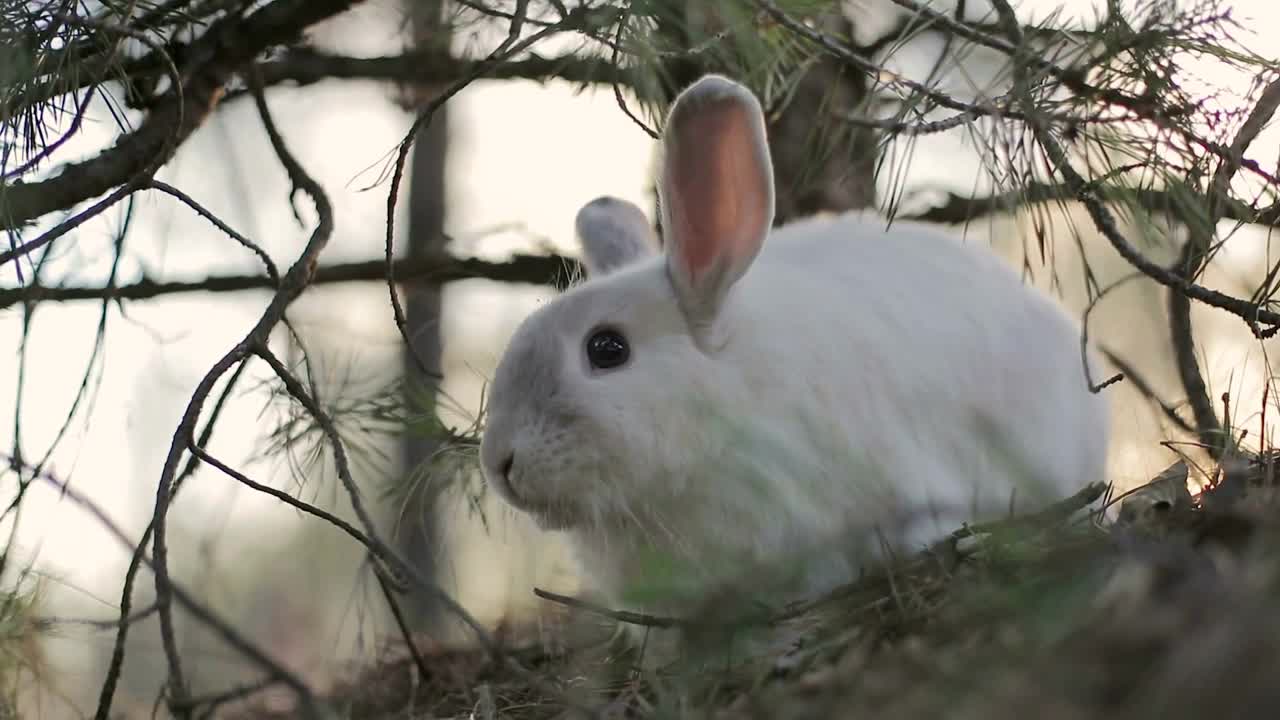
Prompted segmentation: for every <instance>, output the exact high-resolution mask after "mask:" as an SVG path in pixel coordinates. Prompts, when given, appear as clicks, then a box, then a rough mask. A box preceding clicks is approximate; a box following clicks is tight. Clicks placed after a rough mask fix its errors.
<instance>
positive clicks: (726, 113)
mask: <svg viewBox="0 0 1280 720" xmlns="http://www.w3.org/2000/svg"><path fill="white" fill-rule="evenodd" d="M663 145H664V149H665V152H666V160H665V163H664V165H663V174H662V182H661V200H662V202H661V205H662V213H663V228H664V235H665V238H664V239H665V244H666V252H667V269H668V272H669V274H670V276H671V281H672V284H673V285H674V286H675V290H676V294H677V296H678V297H679V299H680V303H681V307H682V309H683V311H684V313H685V315H686V317H687V318H688V320H689V321H690V325H691V327H692V328H693V329H694V330H695V333H696V332H701V331H704V330H706V329H708V328H709V327H710V326H711V325H712V323H713V322H714V320H715V317H716V314H717V312H718V310H719V308H720V305H721V303H722V301H723V300H724V298H725V295H726V294H727V293H728V292H729V289H730V288H731V287H732V286H733V284H734V283H735V282H737V281H738V279H739V278H740V277H742V275H743V274H744V273H745V272H746V271H747V268H748V267H750V265H751V263H752V261H753V260H755V257H756V255H757V253H759V251H760V247H761V245H763V244H764V239H765V237H766V236H767V235H768V234H769V228H770V227H771V226H772V225H773V213H774V187H773V161H772V159H771V158H770V155H769V146H768V143H767V139H766V136H765V126H764V112H763V111H762V110H761V108H760V102H759V101H758V100H757V99H756V97H755V95H753V94H752V93H751V91H750V90H748V89H747V88H745V87H744V86H742V85H740V84H738V83H736V82H734V81H732V80H729V79H728V78H725V77H722V76H719V75H707V76H704V77H703V78H702V79H700V80H698V81H697V82H696V83H694V84H693V85H691V86H690V87H689V88H687V89H686V90H685V91H684V92H683V93H681V94H680V96H679V97H677V98H676V100H675V102H674V103H672V107H671V112H670V113H669V115H668V116H667V127H666V131H665V133H664V137H663Z"/></svg>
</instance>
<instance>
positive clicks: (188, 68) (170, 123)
mask: <svg viewBox="0 0 1280 720" xmlns="http://www.w3.org/2000/svg"><path fill="white" fill-rule="evenodd" d="M360 1H361V0H275V1H274V2H272V3H270V4H268V5H266V6H264V7H262V8H261V9H259V10H257V11H256V12H254V13H253V14H251V15H249V16H248V17H244V18H242V17H240V16H238V15H234V14H233V15H228V16H226V17H224V18H222V19H221V20H219V21H218V22H216V23H214V24H213V26H212V27H210V28H209V30H208V32H206V33H205V34H204V35H202V36H200V38H199V39H197V40H195V41H194V42H192V43H191V45H190V46H189V47H188V48H186V50H185V52H184V53H183V54H184V57H185V59H186V62H184V63H183V65H182V67H181V68H180V70H181V75H182V78H183V83H182V84H181V86H180V87H177V88H173V89H171V90H170V91H169V92H167V93H166V94H165V95H164V96H163V97H162V98H161V99H160V100H158V101H157V102H156V103H155V105H154V106H153V107H152V108H151V111H150V112H149V113H148V114H147V117H146V119H145V120H143V121H142V123H141V124H140V125H139V126H138V129H137V130H135V131H133V132H131V133H128V134H127V135H124V136H122V137H121V138H120V139H119V140H117V141H116V144H115V145H113V146H112V147H110V148H108V149H107V150H104V151H103V152H101V153H100V154H98V155H97V156H95V157H93V158H91V159H89V160H85V161H83V162H78V163H71V164H68V165H66V166H64V167H63V168H62V170H61V172H59V173H58V174H57V175H54V176H53V177H51V178H49V179H47V180H42V181H40V182H35V183H22V182H18V183H13V184H11V185H0V230H12V229H16V228H20V227H22V226H24V225H26V224H28V223H30V222H32V221H34V220H36V219H38V218H40V217H42V216H44V215H46V214H48V213H51V212H55V211H58V210H63V209H66V208H69V207H72V206H74V205H75V204H77V203H79V202H83V201H85V200H88V199H90V198H94V197H97V196H99V195H101V194H103V193H105V192H107V191H109V190H111V189H112V188H114V187H117V186H119V185H122V184H124V183H126V182H129V181H130V180H131V179H133V178H136V177H137V176H138V175H139V174H140V173H142V172H143V171H144V170H145V169H146V168H148V167H151V166H153V165H155V166H158V165H159V164H163V163H164V162H167V161H168V160H169V159H170V158H171V157H172V156H173V154H174V152H176V150H177V148H178V147H179V146H181V144H182V143H183V142H184V141H185V140H186V139H187V138H188V137H190V136H191V133H193V132H194V131H195V130H196V128H198V127H200V125H202V124H203V123H204V121H205V119H206V118H208V117H209V114H210V112H212V111H213V109H214V108H215V107H216V106H217V104H218V102H219V101H220V100H221V99H222V97H223V94H224V85H225V84H226V82H227V81H228V80H229V79H230V78H231V76H232V75H233V74H234V73H235V72H236V71H237V70H239V69H240V68H241V67H243V66H244V65H245V64H246V63H249V62H252V61H253V59H254V58H255V57H257V56H258V54H260V53H261V52H262V51H263V50H265V49H267V48H269V47H271V46H273V45H279V44H281V43H286V42H289V41H291V40H293V39H295V38H296V37H297V36H298V35H299V34H300V33H301V32H302V31H303V30H305V29H306V28H308V27H310V26H311V25H314V24H315V23H317V22H319V21H321V20H324V19H326V18H329V17H331V16H333V15H337V14H339V13H341V12H343V11H345V10H347V9H348V8H350V7H351V6H352V5H355V4H357V3H359V2H360Z"/></svg>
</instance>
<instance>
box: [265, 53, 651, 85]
mask: <svg viewBox="0 0 1280 720" xmlns="http://www.w3.org/2000/svg"><path fill="white" fill-rule="evenodd" d="M481 62H482V61H481V60H478V59H477V60H470V59H463V58H458V57H454V56H451V55H447V54H443V53H439V52H408V53H404V54H401V55H388V56H383V57H371V58H357V57H345V56H341V55H332V54H328V53H322V52H317V51H315V50H311V49H308V48H299V49H295V50H290V51H289V52H287V53H285V54H284V55H283V56H281V57H280V58H277V59H275V60H270V61H267V62H263V63H261V64H259V65H258V68H259V71H260V72H261V73H262V82H263V84H265V85H278V84H282V83H293V84H295V85H299V86H305V85H311V84H313V83H317V82H320V81H322V80H329V79H335V80H336V79H342V80H395V81H400V82H404V83H414V84H419V85H443V84H448V83H452V82H455V81H457V80H458V79H459V78H463V77H466V76H467V75H468V74H470V73H471V72H473V71H474V70H475V68H476V66H478V65H479V64H480V63H481ZM486 77H487V78H489V79H492V80H520V79H524V80H542V81H545V80H549V79H553V78H554V79H559V80H566V81H569V82H573V83H605V84H613V83H617V84H619V85H622V86H624V87H630V86H631V85H632V83H631V82H630V80H629V78H628V75H627V73H626V72H625V71H624V70H623V69H621V68H619V67H618V66H616V65H615V64H614V63H612V62H610V61H609V60H608V59H607V58H602V57H589V56H588V57H582V56H578V55H567V56H559V57H541V56H538V55H530V56H529V57H527V58H525V59H522V60H507V61H504V62H501V63H498V64H496V65H494V67H493V68H492V69H491V70H489V71H488V72H487V74H486Z"/></svg>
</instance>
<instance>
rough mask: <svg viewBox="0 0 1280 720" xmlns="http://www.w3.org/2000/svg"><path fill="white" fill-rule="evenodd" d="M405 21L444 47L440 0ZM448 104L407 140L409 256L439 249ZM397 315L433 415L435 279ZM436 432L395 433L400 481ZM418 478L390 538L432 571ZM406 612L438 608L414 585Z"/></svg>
mask: <svg viewBox="0 0 1280 720" xmlns="http://www.w3.org/2000/svg"><path fill="white" fill-rule="evenodd" d="M406 3H407V7H408V11H409V13H410V19H411V22H412V25H413V41H414V45H415V46H416V49H418V50H428V49H431V48H447V47H448V44H449V31H448V27H447V24H446V23H445V22H444V21H443V14H442V10H443V5H444V3H443V1H442V0H406ZM435 90H436V89H435V88H418V89H416V91H415V92H412V93H411V94H410V98H411V99H412V100H413V107H415V108H416V107H421V106H422V105H423V104H424V103H425V102H426V101H428V100H430V98H431V97H432V95H434V91H435ZM447 120H448V112H447V109H446V108H444V107H441V108H440V109H439V110H438V111H436V113H435V115H434V116H433V119H432V122H431V123H430V124H429V125H427V126H426V127H424V128H423V129H422V130H421V131H420V132H419V134H418V136H417V138H415V140H414V146H413V154H412V157H411V158H410V165H409V185H408V202H409V237H408V242H407V248H406V253H407V255H408V256H409V257H410V258H417V257H423V256H428V255H433V254H439V253H440V252H442V246H443V244H444V223H445V161H446V149H447V145H448V122H447ZM404 300H405V321H406V324H407V329H408V335H409V339H410V345H411V347H406V348H405V353H404V374H405V380H406V387H407V388H409V390H408V392H407V393H406V397H405V401H406V404H407V407H408V409H409V411H410V412H412V413H413V414H414V415H417V416H422V417H434V416H435V399H436V394H435V392H434V387H435V383H436V382H437V381H436V380H435V379H434V378H432V377H429V376H424V375H423V373H422V371H421V370H419V368H418V361H417V360H415V358H414V356H413V354H414V353H416V354H417V358H418V359H420V360H421V361H422V363H423V364H424V365H425V366H426V370H427V371H428V372H429V373H434V374H435V376H436V377H437V378H438V377H439V375H440V370H441V367H440V365H441V354H442V340H441V336H440V317H441V287H440V286H439V285H436V284H433V283H429V282H415V283H412V284H410V285H408V286H407V287H406V288H405V291H404ZM439 442H440V440H439V438H438V437H436V436H434V435H433V434H432V431H431V429H430V427H428V426H427V425H425V424H419V425H418V426H417V427H416V428H415V431H414V432H410V433H406V434H405V435H404V438H403V441H402V443H403V445H402V457H403V461H404V468H405V477H406V482H408V478H410V477H412V476H413V475H414V473H415V470H416V469H417V468H419V467H420V466H422V464H423V463H424V462H426V461H427V460H428V459H429V458H430V457H431V454H432V453H433V452H434V451H435V450H436V448H437V447H438V446H439ZM424 486H425V483H421V482H417V483H413V486H412V487H411V488H410V490H409V492H408V494H407V496H406V497H405V498H404V500H403V501H404V503H405V504H404V507H403V511H402V512H400V513H399V514H398V528H397V540H398V544H399V549H400V551H401V552H402V553H403V554H404V557H405V558H406V559H407V560H408V561H409V562H411V563H413V564H414V565H415V566H416V567H417V568H418V569H419V570H420V571H422V573H423V575H424V576H426V577H427V578H434V577H435V576H436V564H437V561H438V560H439V557H438V548H439V546H440V543H439V537H438V529H437V527H436V519H435V516H436V512H437V509H436V508H435V506H434V504H433V503H432V502H431V494H430V493H429V492H426V491H425V490H426V488H425V487H424ZM404 610H405V613H406V615H407V616H408V617H407V618H406V619H407V621H408V623H409V625H410V626H411V627H413V628H414V629H426V628H430V627H433V626H434V625H436V624H437V621H438V620H439V608H437V607H436V603H435V602H434V601H433V600H432V598H430V597H428V596H426V595H425V594H422V593H414V594H411V595H410V596H409V598H408V599H407V601H406V602H405V603H404Z"/></svg>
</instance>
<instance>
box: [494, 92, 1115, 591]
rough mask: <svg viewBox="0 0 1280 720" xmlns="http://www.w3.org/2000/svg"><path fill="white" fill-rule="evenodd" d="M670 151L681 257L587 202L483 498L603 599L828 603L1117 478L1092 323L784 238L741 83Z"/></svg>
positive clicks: (508, 397) (670, 239) (934, 254)
mask: <svg viewBox="0 0 1280 720" xmlns="http://www.w3.org/2000/svg"><path fill="white" fill-rule="evenodd" d="M663 141H664V150H665V162H664V165H663V168H662V173H661V179H660V187H659V192H660V198H661V206H662V213H663V215H662V218H663V227H664V228H665V232H664V236H665V238H664V239H665V243H664V247H663V250H662V252H661V253H659V251H658V249H657V247H658V243H657V242H656V239H655V238H654V237H653V236H652V235H651V232H650V229H649V227H648V225H647V223H646V222H644V216H643V213H641V212H640V210H639V209H638V208H636V207H635V206H634V205H631V204H630V203H627V202H625V201H622V200H617V199H613V198H601V199H597V200H595V201H593V202H591V203H589V204H588V205H586V206H585V207H584V208H583V209H582V210H581V211H580V213H579V215H578V219H577V229H578V233H579V235H580V236H581V239H582V242H583V245H584V252H585V262H586V264H587V266H588V268H589V270H590V273H591V277H589V278H588V279H587V281H586V282H584V283H582V284H579V285H577V286H575V287H573V288H571V289H569V290H567V291H565V292H564V293H563V294H561V295H560V296H559V297H557V298H555V299H553V300H552V301H550V302H548V303H547V304H546V305H544V306H543V307H540V308H538V309H537V310H536V311H534V312H533V313H531V314H530V315H529V316H528V318H527V319H526V320H525V321H524V323H523V324H522V325H521V326H520V328H519V329H518V330H517V331H516V333H515V334H514V336H513V337H512V339H511V341H510V344H509V345H508V347H507V349H506V352H505V354H504V356H503V357H502V360H501V362H500V363H499V366H498V368H497V370H496V373H495V375H494V379H493V383H492V385H491V388H490V391H489V396H488V397H489V405H488V414H487V420H486V428H485V433H484V437H483V441H482V445H481V450H480V456H481V462H482V466H483V471H484V475H485V477H486V478H487V481H488V482H489V483H490V484H491V485H492V486H493V487H494V488H495V489H496V491H497V492H498V493H499V494H500V496H501V497H503V498H504V499H505V500H506V501H507V502H508V503H509V504H511V505H512V506H514V507H515V508H518V509H519V510H522V511H524V512H528V513H530V514H532V515H533V516H534V517H535V518H536V519H537V521H538V523H539V524H540V526H541V527H543V528H546V529H554V530H559V531H563V532H566V533H568V536H569V539H570V540H571V542H572V545H573V546H574V548H575V550H576V553H577V555H578V557H579V560H580V562H581V564H582V571H583V574H584V583H585V584H587V586H588V587H591V588H593V589H594V590H595V591H597V592H599V593H601V594H602V595H603V596H604V598H605V599H606V600H607V601H609V602H611V603H612V604H613V605H614V606H615V607H618V608H619V609H629V610H635V611H641V612H649V613H653V614H660V615H680V614H683V613H687V612H690V611H691V610H692V609H693V608H694V607H696V606H698V604H699V603H700V602H701V601H702V600H703V599H705V596H706V594H708V593H711V592H712V591H713V590H715V591H723V586H724V584H725V583H733V582H735V579H740V576H742V575H743V574H747V575H748V578H747V579H748V580H749V581H750V582H751V586H750V587H748V588H747V590H748V591H749V592H744V593H743V595H744V596H751V598H749V599H754V598H755V590H756V589H760V591H761V592H760V595H759V598H760V599H765V598H766V597H769V598H772V597H773V596H772V595H769V594H768V593H765V592H764V590H763V588H765V586H766V585H768V582H766V580H765V578H766V577H768V578H769V582H772V581H773V580H774V579H778V581H779V582H780V583H781V585H780V586H778V588H779V589H780V591H781V592H782V594H783V595H785V596H787V597H793V596H799V595H803V594H809V593H815V592H820V591H824V590H827V589H830V588H832V587H833V586H834V585H835V584H837V583H840V582H843V581H847V580H849V579H852V577H853V574H854V573H855V572H856V571H858V570H859V569H860V568H861V567H863V564H864V563H865V562H866V558H865V557H862V553H863V552H864V551H871V552H873V553H877V552H879V550H880V549H881V548H882V547H883V545H882V543H884V542H885V541H886V540H891V541H893V542H907V543H916V544H918V543H924V542H928V541H930V540H933V539H936V538H937V537H940V536H941V535H943V534H945V533H947V532H950V531H952V530H954V529H957V528H958V527H960V526H961V525H962V524H963V523H965V522H969V521H974V520H979V519H982V518H986V517H990V516H991V515H993V514H997V513H1003V512H1007V510H1008V508H1009V504H1010V496H1011V494H1015V488H1016V494H1015V496H1016V501H1017V507H1018V509H1027V508H1028V506H1034V505H1038V504H1041V503H1043V502H1045V501H1049V500H1054V499H1058V498H1060V497H1065V496H1066V495H1068V494H1070V493H1072V492H1074V491H1076V490H1078V489H1080V488H1081V487H1083V486H1084V485H1085V484H1087V483H1089V482H1094V481H1099V480H1102V479H1103V475H1104V469H1105V464H1106V454H1107V450H1108V435H1109V425H1110V420H1109V415H1110V413H1109V408H1108V403H1107V401H1106V400H1105V398H1104V397H1103V396H1102V395H1100V394H1095V393H1092V392H1091V391H1090V390H1089V387H1088V383H1087V382H1086V376H1085V373H1084V368H1083V364H1082V361H1081V353H1080V345H1079V334H1078V330H1077V327H1076V324H1075V323H1074V322H1073V321H1072V320H1071V319H1070V318H1069V317H1067V316H1066V314H1065V313H1064V312H1062V311H1061V309H1060V308H1059V307H1058V306H1057V304H1056V303H1055V302H1054V301H1052V300H1051V299H1050V298H1048V297H1047V296H1044V295H1041V294H1038V293H1037V292H1035V291H1033V290H1032V289H1030V288H1028V287H1026V286H1025V285H1023V284H1022V282H1021V280H1020V279H1019V277H1018V276H1017V274H1016V273H1015V272H1014V271H1013V270H1012V269H1011V268H1010V267H1008V266H1007V265H1006V264H1005V263H1004V262H1003V261H1002V260H1000V259H999V258H997V257H996V256H995V255H994V254H991V253H990V252H988V251H986V250H983V249H978V248H973V247H968V246H965V245H963V244H962V243H960V242H959V241H958V239H957V238H955V237H953V236H951V235H949V234H946V233H943V232H941V231H938V230H934V229H930V228H929V227H928V226H925V225H921V224H912V223H907V222H897V223H894V224H893V225H892V226H890V227H889V229H886V227H885V222H884V220H883V219H881V220H877V219H875V218H872V217H859V216H858V215H856V214H848V215H843V216H837V217H833V218H826V219H817V218H810V219H807V220H804V221H799V222H795V223H792V224H789V225H787V226H784V227H782V228H779V229H776V230H771V229H770V228H771V225H772V222H773V213H774V205H773V198H774V188H773V172H772V160H771V158H770V155H769V150H768V146H767V144H766V141H765V129H764V120H763V115H762V111H761V108H760V105H759V102H758V101H757V100H756V98H755V97H754V96H753V95H752V94H751V93H750V91H748V90H747V89H746V88H744V87H743V86H741V85H739V84H737V83H735V82H733V81H731V80H728V79H726V78H723V77H720V76H716V75H708V76H705V77H703V78H702V79H701V80H699V81H698V82H696V83H695V84H694V85H692V86H691V87H689V88H688V89H687V90H685V91H684V92H683V93H682V94H681V95H680V96H679V97H678V98H677V99H676V101H675V102H674V103H673V105H672V108H671V110H670V113H669V116H668V120H667V124H666V130H665V136H664V139H663ZM766 238H768V241H767V242H766ZM872 531H876V532H872ZM859 533H866V534H865V535H861V536H859ZM854 538H857V539H856V540H855V539H854ZM775 570H776V571H778V572H779V574H778V575H777V576H776V578H775V576H773V575H767V576H766V574H764V573H765V572H766V571H775ZM769 587H770V588H772V587H773V586H772V585H770V586H769ZM770 592H772V590H770ZM717 594H719V593H717Z"/></svg>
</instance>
